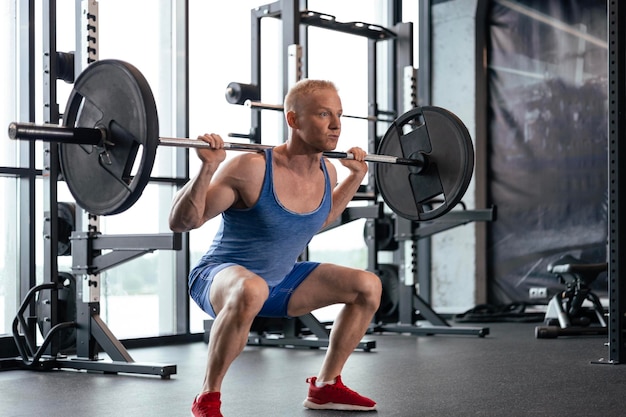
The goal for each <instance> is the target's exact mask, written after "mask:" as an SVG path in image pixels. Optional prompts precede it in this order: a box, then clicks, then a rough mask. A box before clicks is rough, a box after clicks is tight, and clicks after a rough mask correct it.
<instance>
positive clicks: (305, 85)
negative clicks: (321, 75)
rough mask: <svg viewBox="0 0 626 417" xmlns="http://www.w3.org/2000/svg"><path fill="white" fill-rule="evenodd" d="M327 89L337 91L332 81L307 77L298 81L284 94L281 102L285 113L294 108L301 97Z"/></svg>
mask: <svg viewBox="0 0 626 417" xmlns="http://www.w3.org/2000/svg"><path fill="white" fill-rule="evenodd" d="M327 89H329V90H334V91H335V92H336V91H337V87H336V86H335V83H333V82H332V81H327V80H310V79H307V78H305V79H303V80H300V81H298V82H297V83H295V84H294V85H293V86H292V87H291V88H290V89H289V92H288V93H287V95H286V96H285V102H284V103H283V108H284V109H285V113H287V112H288V111H291V110H295V107H296V106H297V105H298V102H299V101H300V100H301V99H302V98H303V97H305V96H307V95H309V94H311V93H313V92H314V91H318V90H327Z"/></svg>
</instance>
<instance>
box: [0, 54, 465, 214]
mask: <svg viewBox="0 0 626 417" xmlns="http://www.w3.org/2000/svg"><path fill="white" fill-rule="evenodd" d="M8 130H9V133H8V134H9V137H10V138H11V139H20V140H43V141H48V142H58V144H59V145H58V146H59V161H60V165H61V172H62V177H63V180H64V181H65V182H66V184H67V187H68V189H69V190H70V192H71V193H72V196H73V197H74V199H75V200H76V203H77V204H78V205H79V206H81V207H82V208H83V209H85V210H86V211H87V212H89V213H92V214H96V215H113V214H118V213H121V212H123V211H125V210H127V209H129V208H130V207H131V206H132V205H133V204H134V203H135V202H136V201H137V200H138V199H139V197H140V196H141V194H142V192H143V190H144V188H145V187H146V185H147V184H148V182H149V180H150V175H151V172H152V167H153V165H154V161H155V158H156V149H157V147H158V146H174V147H185V148H199V147H208V146H210V145H209V144H207V143H205V142H203V141H200V140H194V139H184V138H168V137H159V121H158V114H157V110H156V103H155V100H154V96H153V94H152V90H151V89H150V86H149V85H148V82H147V80H146V79H145V77H144V76H143V75H142V74H141V72H140V71H139V70H138V69H137V68H136V67H135V66H133V65H132V64H129V63H127V62H125V61H121V60H114V59H109V60H101V61H97V62H94V63H92V64H90V65H89V66H88V67H87V68H86V69H85V70H84V71H83V72H82V73H81V74H80V75H79V76H78V77H77V79H76V81H75V83H74V87H73V89H72V91H71V93H70V96H69V98H68V101H67V105H66V108H65V112H64V114H63V125H62V126H58V125H50V124H43V125H37V124H32V123H16V122H13V123H11V124H10V125H9V129H8ZM432 138H437V140H432ZM268 146H269V145H261V144H245V143H226V144H225V149H227V150H235V151H248V152H258V151H261V150H263V149H265V148H267V147H268ZM324 156H326V157H329V158H348V159H350V158H353V155H351V154H349V153H346V152H334V151H331V152H324ZM365 160H366V161H369V162H376V163H377V165H376V170H375V178H376V185H377V187H378V191H379V193H380V195H381V196H382V198H383V200H384V201H385V203H386V204H387V205H388V206H389V207H390V208H391V210H393V211H394V212H395V213H396V214H398V215H400V216H402V217H405V218H408V219H410V220H416V221H417V220H432V219H434V218H436V217H439V216H442V215H443V214H445V213H447V212H448V211H450V210H451V209H452V208H453V207H454V206H455V205H456V204H457V203H458V202H459V201H460V200H461V198H462V197H463V195H464V193H465V191H466V190H467V187H468V185H469V182H470V180H471V177H472V172H473V168H474V150H473V144H472V140H471V137H470V135H469V133H468V131H467V128H466V127H465V125H464V124H463V123H462V122H461V120H460V119H458V117H456V116H455V115H454V114H453V113H451V112H449V111H448V110H445V109H443V108H440V107H432V106H428V107H417V108H414V109H412V110H410V111H408V112H407V113H405V114H403V115H402V116H400V117H398V118H397V119H396V120H395V121H393V122H392V123H391V126H390V127H389V129H388V130H387V132H386V133H385V135H384V137H383V138H382V139H381V141H380V144H379V146H378V152H377V154H368V155H367V156H366V157H365ZM133 172H135V173H134V174H133Z"/></svg>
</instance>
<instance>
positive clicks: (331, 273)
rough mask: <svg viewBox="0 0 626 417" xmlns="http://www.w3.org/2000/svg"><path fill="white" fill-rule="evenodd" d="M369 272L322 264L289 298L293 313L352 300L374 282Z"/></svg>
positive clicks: (290, 309)
mask: <svg viewBox="0 0 626 417" xmlns="http://www.w3.org/2000/svg"><path fill="white" fill-rule="evenodd" d="M371 277H372V274H370V273H369V272H366V271H363V270H360V269H355V268H349V267H345V266H340V265H334V264H324V263H323V264H320V265H319V266H318V267H317V268H316V269H314V270H313V271H312V272H311V274H309V276H308V277H307V278H306V279H305V280H304V281H303V282H302V284H300V286H298V288H296V290H295V291H294V293H293V295H292V296H291V299H290V300H289V306H288V312H289V315H290V316H300V315H303V314H306V313H309V312H311V311H313V310H316V309H318V308H322V307H326V306H329V305H332V304H341V303H351V302H353V301H354V300H355V299H356V297H357V296H358V295H359V294H360V293H362V292H363V291H365V290H366V288H367V287H368V286H370V285H371V282H370V281H371Z"/></svg>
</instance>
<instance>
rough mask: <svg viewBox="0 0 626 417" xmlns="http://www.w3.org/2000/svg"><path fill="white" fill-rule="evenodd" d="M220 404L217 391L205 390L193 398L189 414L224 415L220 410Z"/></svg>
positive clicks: (218, 416)
mask: <svg viewBox="0 0 626 417" xmlns="http://www.w3.org/2000/svg"><path fill="white" fill-rule="evenodd" d="M221 405H222V402H221V401H220V393H219V392H205V393H203V394H200V395H198V396H197V397H196V398H195V399H194V400H193V405H192V406H191V414H192V415H193V416H194V417H224V416H222V413H221V412H220V406H221Z"/></svg>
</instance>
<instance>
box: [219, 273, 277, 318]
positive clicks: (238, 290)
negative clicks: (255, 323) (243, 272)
mask: <svg viewBox="0 0 626 417" xmlns="http://www.w3.org/2000/svg"><path fill="white" fill-rule="evenodd" d="M268 296H269V288H268V286H267V283H266V282H265V281H263V280H262V279H261V278H259V277H254V278H244V279H241V280H239V281H238V282H237V283H236V284H235V285H233V286H232V287H231V288H230V289H229V291H228V296H227V298H226V302H225V307H226V308H229V309H230V310H231V311H233V312H235V313H236V314H237V315H239V316H241V317H242V319H246V318H249V319H252V318H254V317H255V316H256V315H257V314H258V312H259V311H261V308H262V307H263V304H264V303H265V301H266V300H267V297H268Z"/></svg>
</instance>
